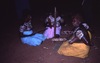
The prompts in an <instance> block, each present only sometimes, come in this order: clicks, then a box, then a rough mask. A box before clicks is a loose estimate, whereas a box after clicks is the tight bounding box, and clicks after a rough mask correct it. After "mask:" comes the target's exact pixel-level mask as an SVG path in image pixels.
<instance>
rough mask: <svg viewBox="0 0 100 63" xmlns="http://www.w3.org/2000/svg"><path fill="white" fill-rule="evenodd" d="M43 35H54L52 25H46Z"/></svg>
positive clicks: (49, 36) (50, 36)
mask: <svg viewBox="0 0 100 63" xmlns="http://www.w3.org/2000/svg"><path fill="white" fill-rule="evenodd" d="M43 35H44V36H45V37H46V38H47V39H49V38H53V37H54V27H52V28H50V27H47V29H46V30H45V31H44V33H43Z"/></svg>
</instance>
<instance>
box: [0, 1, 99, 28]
mask: <svg viewBox="0 0 100 63" xmlns="http://www.w3.org/2000/svg"><path fill="white" fill-rule="evenodd" d="M99 3H100V2H99V1H98V0H85V2H84V5H83V6H82V5H81V4H82V0H34V1H33V0H6V1H2V2H1V16H2V17H1V28H3V29H6V28H7V27H11V28H12V27H14V26H15V27H16V26H17V25H18V23H19V19H20V18H21V17H22V13H23V10H25V9H29V10H30V11H31V14H32V16H33V19H35V18H36V17H38V19H39V18H40V17H41V16H46V15H47V14H48V13H50V12H54V7H56V8H57V11H58V12H59V13H60V14H62V15H64V16H65V18H67V15H69V14H70V13H72V12H82V13H83V14H84V16H85V19H86V21H87V23H89V24H90V26H93V25H94V26H93V27H96V28H97V29H99V23H100V21H99V13H100V10H99V9H100V7H99V6H100V4H99ZM95 25H96V26H95ZM2 26H3V27H2Z"/></svg>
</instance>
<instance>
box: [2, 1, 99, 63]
mask: <svg viewBox="0 0 100 63" xmlns="http://www.w3.org/2000/svg"><path fill="white" fill-rule="evenodd" d="M5 3H6V2H5ZM6 6H7V5H5V6H3V8H2V9H4V10H2V12H1V15H2V16H3V21H0V22H1V23H0V25H1V32H0V33H1V35H0V40H1V41H0V63H100V34H99V31H100V28H99V27H100V25H99V23H100V21H99V14H98V13H99V10H98V8H94V9H95V11H94V13H95V14H94V15H93V16H94V17H93V19H94V21H92V22H89V23H90V26H91V28H92V30H93V33H92V34H93V39H92V42H94V44H95V46H96V47H91V49H90V52H89V56H88V57H87V58H85V59H81V58H76V57H67V56H62V55H59V54H58V53H57V50H58V48H59V46H60V45H61V44H62V42H52V40H51V39H48V40H45V41H44V42H43V43H42V44H41V45H40V46H36V47H34V46H29V45H26V44H23V43H22V42H21V40H20V35H19V26H20V24H21V21H18V20H17V19H16V15H15V14H14V13H15V9H12V8H13V6H11V7H12V8H10V9H9V10H8V9H7V8H9V6H8V7H6ZM4 7H6V8H4ZM96 7H99V6H98V5H97V6H96ZM11 10H13V11H11ZM38 11H39V10H38ZM64 13H65V14H64V15H65V16H64V19H65V21H66V24H67V25H66V26H63V27H62V32H63V31H64V30H70V28H71V25H72V24H71V23H70V21H68V20H67V19H66V18H65V17H67V15H66V14H67V13H68V12H67V13H66V12H64ZM33 15H34V14H33ZM44 16H45V14H44V15H43V14H42V15H41V16H40V15H39V14H37V16H36V14H35V17H33V23H32V25H33V28H34V31H39V30H41V29H44V28H45V27H44V25H43V21H44ZM1 20H2V19H1ZM40 33H43V31H41V32H40ZM66 36H67V35H64V34H61V37H66Z"/></svg>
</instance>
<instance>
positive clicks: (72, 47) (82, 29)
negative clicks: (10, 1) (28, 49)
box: [20, 14, 92, 58]
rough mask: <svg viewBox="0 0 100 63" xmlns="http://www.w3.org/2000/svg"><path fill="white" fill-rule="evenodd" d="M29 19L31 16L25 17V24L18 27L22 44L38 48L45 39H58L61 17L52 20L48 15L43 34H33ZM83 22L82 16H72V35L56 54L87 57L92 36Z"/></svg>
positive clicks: (62, 21)
mask: <svg viewBox="0 0 100 63" xmlns="http://www.w3.org/2000/svg"><path fill="white" fill-rule="evenodd" d="M31 19H32V16H31V15H27V16H26V18H25V23H24V24H23V25H21V26H20V32H21V34H22V37H21V40H22V42H23V43H25V44H29V45H32V46H38V45H40V44H41V43H42V42H43V41H45V40H46V39H50V38H54V37H56V38H59V37H60V35H61V29H62V25H61V24H62V23H64V19H62V17H61V16H56V18H54V17H53V15H51V14H50V15H49V16H48V17H47V18H46V20H45V24H46V30H45V31H44V33H43V34H40V33H35V34H34V31H33V30H32V26H31ZM55 21H56V23H55ZM83 21H84V20H83V18H82V16H81V15H79V14H75V15H73V16H72V24H73V27H74V28H73V30H71V32H72V34H70V37H69V38H68V40H66V41H64V42H63V43H62V45H61V46H60V47H59V49H58V51H57V52H58V54H61V55H65V56H74V57H79V58H85V57H87V56H88V53H89V50H90V46H91V38H92V35H91V32H90V30H89V26H88V25H87V23H84V22H83ZM55 26H56V28H55ZM55 29H56V32H55ZM54 32H55V33H54Z"/></svg>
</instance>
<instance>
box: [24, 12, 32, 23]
mask: <svg viewBox="0 0 100 63" xmlns="http://www.w3.org/2000/svg"><path fill="white" fill-rule="evenodd" d="M31 19H32V16H31V15H30V14H28V15H26V16H25V21H26V22H27V21H30V20H31Z"/></svg>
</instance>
